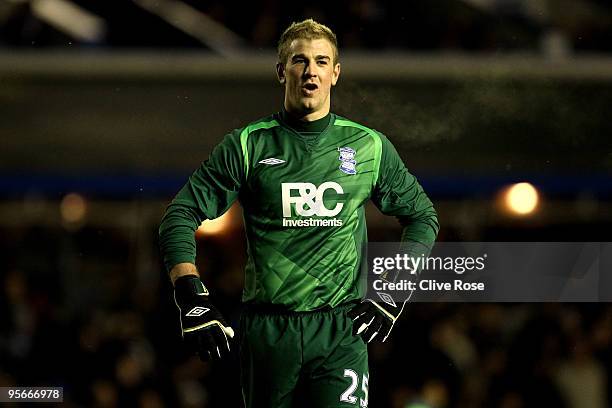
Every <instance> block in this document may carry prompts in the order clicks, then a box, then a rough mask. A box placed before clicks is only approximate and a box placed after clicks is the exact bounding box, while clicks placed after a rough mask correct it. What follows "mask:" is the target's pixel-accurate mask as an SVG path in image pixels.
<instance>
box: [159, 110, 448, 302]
mask: <svg viewBox="0 0 612 408" xmlns="http://www.w3.org/2000/svg"><path fill="white" fill-rule="evenodd" d="M316 122H317V123H316V124H313V125H312V126H311V128H310V129H308V128H306V129H300V128H299V126H297V125H296V124H293V126H292V122H291V120H290V118H289V117H288V115H287V114H286V112H281V113H280V114H275V115H271V116H269V117H267V118H264V119H261V120H258V121H255V122H253V123H251V124H249V125H248V126H246V127H244V128H242V129H237V130H235V131H233V132H231V133H230V134H228V135H227V136H226V137H225V138H224V140H223V141H222V142H221V143H220V144H219V145H217V146H216V147H215V148H214V149H213V151H212V153H211V154H210V157H209V158H208V159H207V160H206V161H204V162H203V163H202V165H201V166H200V167H199V168H198V169H197V170H196V171H195V172H194V173H193V174H192V175H191V177H190V178H189V180H188V181H187V183H186V184H185V186H183V188H182V189H181V190H180V191H179V193H178V194H177V195H176V197H175V198H174V200H173V201H172V203H171V204H170V205H169V206H168V208H167V210H166V214H165V215H164V218H163V220H162V223H161V226H160V230H159V231H160V248H161V252H162V256H163V258H164V263H165V265H166V268H168V270H170V269H171V268H172V267H173V266H174V265H176V264H178V263H181V262H191V263H194V262H195V238H194V230H195V229H196V228H197V227H198V226H199V225H200V224H201V222H202V220H204V219H213V218H217V217H219V216H220V215H222V214H223V213H224V212H225V211H227V209H228V208H229V207H230V206H231V205H232V203H233V202H234V201H235V200H236V199H238V200H239V201H240V203H241V205H242V208H243V213H244V224H245V229H246V236H247V252H248V254H247V255H248V258H247V264H246V267H245V287H244V292H243V301H244V302H247V303H254V304H273V305H281V306H283V307H285V308H287V309H288V310H293V311H310V310H315V309H318V308H321V307H324V306H331V307H335V306H337V305H339V304H342V303H345V302H348V301H352V300H357V299H361V298H362V297H363V296H364V289H365V288H364V287H363V285H362V284H361V280H360V273H361V271H362V269H363V268H362V262H364V261H365V260H364V259H363V257H362V249H363V244H365V243H366V241H367V233H366V221H365V208H364V206H365V204H366V202H367V201H368V200H369V199H371V200H372V201H373V202H374V203H375V205H376V206H377V207H378V208H379V209H380V210H381V212H383V213H384V214H387V215H393V216H396V217H398V219H399V221H400V223H401V224H402V225H403V226H404V231H403V233H402V241H413V242H419V243H421V244H424V245H426V246H428V247H430V246H431V245H432V244H433V242H434V240H435V237H436V234H437V232H438V222H437V218H436V213H435V211H434V209H433V205H432V203H431V201H430V200H429V199H428V198H427V196H426V195H425V193H424V192H423V189H422V188H421V186H420V185H419V184H418V182H417V181H416V179H415V177H414V176H412V175H411V174H410V173H409V172H408V170H407V169H406V167H405V166H404V164H403V162H402V160H401V158H400V157H399V155H398V154H397V151H396V150H395V148H394V147H393V145H392V144H391V143H390V142H389V140H388V139H387V138H386V137H385V136H384V135H383V134H381V133H380V132H377V131H375V130H373V129H370V128H368V127H366V126H363V125H360V124H358V123H355V122H352V121H350V120H347V119H345V118H342V117H340V116H338V115H335V114H333V113H330V114H329V115H327V116H326V117H325V118H323V119H321V120H319V121H316ZM316 126H319V129H314V131H313V129H312V127H316ZM308 130H310V132H309V131H308Z"/></svg>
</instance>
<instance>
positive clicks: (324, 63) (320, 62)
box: [317, 60, 327, 65]
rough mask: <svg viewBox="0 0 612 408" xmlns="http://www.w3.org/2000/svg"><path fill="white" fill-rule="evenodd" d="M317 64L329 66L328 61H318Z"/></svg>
mask: <svg viewBox="0 0 612 408" xmlns="http://www.w3.org/2000/svg"><path fill="white" fill-rule="evenodd" d="M317 63H318V64H319V65H327V60H318V61H317Z"/></svg>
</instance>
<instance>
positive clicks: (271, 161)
mask: <svg viewBox="0 0 612 408" xmlns="http://www.w3.org/2000/svg"><path fill="white" fill-rule="evenodd" d="M284 162H285V161H284V160H282V159H275V158H274V157H270V158H269V159H265V160H260V161H259V163H261V164H269V165H271V166H273V165H275V164H281V163H284Z"/></svg>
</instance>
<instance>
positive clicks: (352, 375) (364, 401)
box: [340, 368, 368, 408]
mask: <svg viewBox="0 0 612 408" xmlns="http://www.w3.org/2000/svg"><path fill="white" fill-rule="evenodd" d="M344 377H347V378H349V379H350V382H351V383H350V385H349V386H348V388H347V389H346V391H344V392H343V393H342V395H340V401H341V402H348V403H349V404H354V405H355V404H357V397H356V396H355V395H354V393H355V391H356V390H357V388H358V387H359V375H358V374H357V373H356V372H355V371H353V370H351V369H349V368H345V369H344ZM361 391H363V398H360V399H359V406H360V407H361V408H367V406H368V374H364V375H363V378H362V380H361Z"/></svg>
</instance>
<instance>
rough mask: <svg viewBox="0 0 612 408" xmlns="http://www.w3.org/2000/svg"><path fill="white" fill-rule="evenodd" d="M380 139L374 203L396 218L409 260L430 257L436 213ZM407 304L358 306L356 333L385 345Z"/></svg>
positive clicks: (369, 302) (353, 314)
mask: <svg viewBox="0 0 612 408" xmlns="http://www.w3.org/2000/svg"><path fill="white" fill-rule="evenodd" d="M380 137H381V140H382V154H381V161H380V169H379V176H378V180H377V181H376V185H375V186H374V190H373V192H372V201H373V202H374V204H375V205H376V206H377V207H378V208H379V209H380V211H381V212H382V213H383V214H386V215H393V216H395V217H397V219H398V221H399V222H400V224H401V225H402V227H403V230H402V237H401V241H402V248H401V249H402V250H403V251H405V252H407V253H408V255H409V256H420V255H421V254H424V255H425V256H427V255H429V253H430V252H431V249H432V247H433V244H434V242H435V240H436V236H437V235H438V231H439V229H440V225H439V223H438V217H437V214H436V211H435V210H434V208H433V204H432V203H431V200H429V198H428V197H427V195H426V194H425V192H424V191H423V188H422V187H421V185H420V184H419V183H418V182H417V180H416V178H415V177H414V176H413V175H412V174H410V173H409V172H408V170H407V169H406V166H404V163H403V161H402V159H401V158H400V156H399V154H398V153H397V151H396V150H395V148H394V147H393V145H392V144H391V142H389V140H387V138H386V137H384V136H383V135H380ZM404 304H405V302H402V303H401V304H400V305H397V304H395V303H394V302H393V304H391V303H386V302H385V303H383V302H380V301H377V300H372V299H368V300H366V301H364V302H363V303H361V304H359V305H357V306H356V307H355V308H353V310H351V311H350V312H349V316H350V317H351V318H352V319H353V320H354V323H353V330H354V333H355V334H361V335H362V336H363V337H364V339H365V341H367V342H370V341H372V340H373V339H374V338H376V337H377V335H378V334H380V335H381V336H380V337H379V338H382V341H385V340H386V339H387V337H388V336H389V334H390V333H391V330H392V329H393V325H394V324H395V322H396V320H397V319H398V318H399V316H400V314H401V313H402V311H403V309H404Z"/></svg>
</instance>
